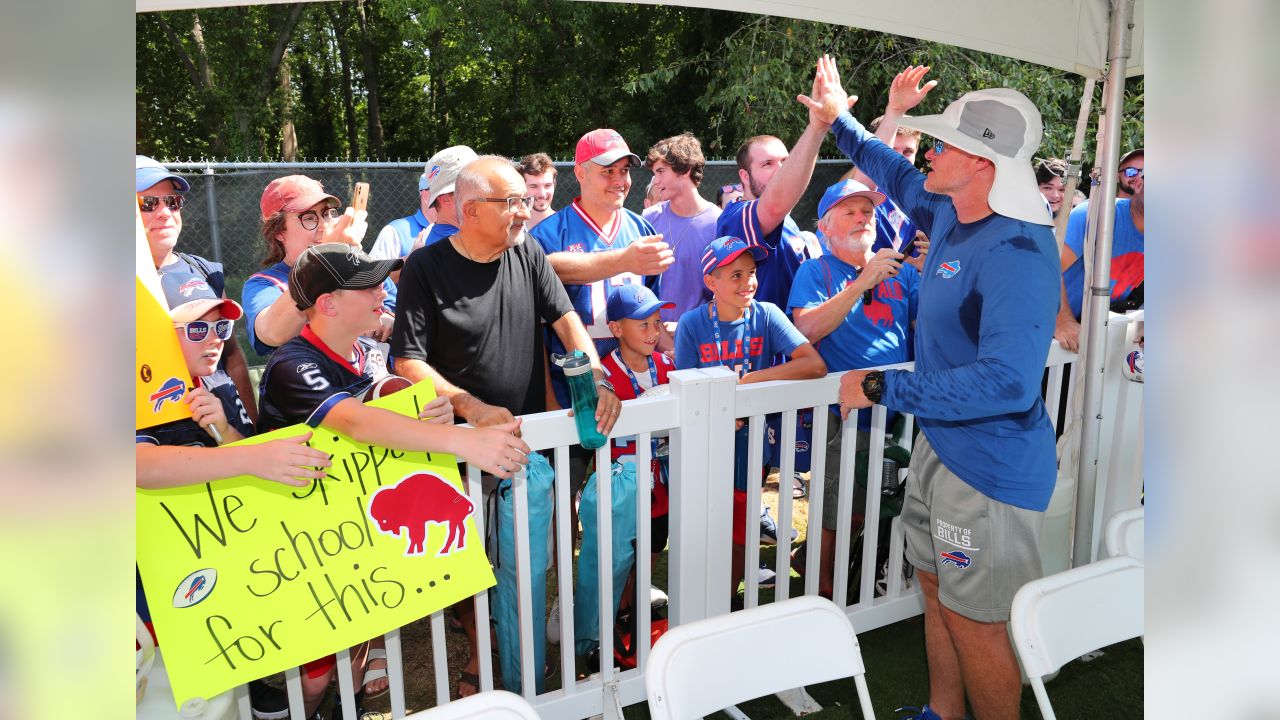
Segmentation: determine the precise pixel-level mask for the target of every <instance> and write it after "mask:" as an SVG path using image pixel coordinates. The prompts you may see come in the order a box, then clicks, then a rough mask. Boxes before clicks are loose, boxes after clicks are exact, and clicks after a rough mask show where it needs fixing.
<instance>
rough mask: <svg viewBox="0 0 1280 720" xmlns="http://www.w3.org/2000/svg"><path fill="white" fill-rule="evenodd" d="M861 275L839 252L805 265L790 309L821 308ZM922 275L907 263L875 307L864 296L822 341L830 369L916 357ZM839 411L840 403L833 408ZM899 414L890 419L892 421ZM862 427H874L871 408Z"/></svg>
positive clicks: (878, 291) (886, 283)
mask: <svg viewBox="0 0 1280 720" xmlns="http://www.w3.org/2000/svg"><path fill="white" fill-rule="evenodd" d="M857 277H858V269H857V268H855V267H854V266H852V265H850V264H849V263H846V262H844V261H843V260H841V259H840V258H838V257H836V256H835V255H831V254H829V255H824V256H822V257H820V258H814V259H813V260H809V261H807V262H805V264H804V265H801V266H800V272H798V273H796V279H795V282H794V283H793V284H792V286H791V298H790V300H788V301H787V307H788V308H789V309H790V310H791V311H792V312H795V309H796V308H815V307H818V306H819V305H821V304H823V303H825V302H826V301H828V300H830V299H831V298H832V297H834V296H835V295H836V294H838V293H839V292H840V291H841V290H844V289H845V287H847V286H848V285H849V284H850V283H852V282H853V281H854V280H856V279H857ZM919 291H920V273H918V272H916V269H915V268H914V267H912V266H910V265H903V266H902V270H901V271H899V272H898V274H897V276H895V277H891V278H888V279H887V280H883V281H881V282H880V284H879V285H876V287H875V290H874V291H873V292H874V297H873V299H872V302H871V304H870V305H866V304H864V303H863V302H862V297H861V296H859V297H858V299H857V300H855V301H854V304H853V310H852V311H850V312H849V314H848V315H846V316H845V318H844V320H842V321H841V322H840V324H839V325H837V326H836V328H835V329H834V330H832V331H831V332H830V333H828V334H827V336H826V337H824V338H822V339H821V340H819V341H818V343H817V345H816V347H817V349H818V354H819V355H821V356H822V359H823V360H824V361H825V362H826V363H827V372H841V371H844V370H854V369H859V368H869V367H876V366H878V365H892V364H894V363H901V362H907V361H908V360H910V359H911V349H910V348H911V345H910V341H911V337H912V336H911V321H912V320H914V319H915V317H916V309H917V304H918V301H919ZM832 410H833V411H834V412H839V406H833V408H832ZM892 421H893V418H892V417H890V418H889V422H892ZM858 428H859V429H862V430H870V429H871V412H870V410H862V411H859V413H858Z"/></svg>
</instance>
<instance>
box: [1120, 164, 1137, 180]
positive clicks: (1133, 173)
mask: <svg viewBox="0 0 1280 720" xmlns="http://www.w3.org/2000/svg"><path fill="white" fill-rule="evenodd" d="M1120 172H1121V173H1124V176H1125V177H1127V178H1129V179H1130V180H1132V179H1134V178H1136V177H1142V168H1136V167H1127V168H1125V169H1123V170H1121V171H1120Z"/></svg>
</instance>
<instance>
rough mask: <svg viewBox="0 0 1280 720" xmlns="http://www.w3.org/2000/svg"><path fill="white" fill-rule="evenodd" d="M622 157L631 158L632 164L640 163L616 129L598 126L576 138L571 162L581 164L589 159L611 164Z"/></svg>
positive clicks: (598, 162)
mask: <svg viewBox="0 0 1280 720" xmlns="http://www.w3.org/2000/svg"><path fill="white" fill-rule="evenodd" d="M624 157H630V158H631V164H632V165H639V164H640V156H639V155H636V154H635V153H633V152H631V148H629V147H627V141H626V140H623V139H622V136H621V135H619V134H618V131H617V130H610V129H609V128H600V129H598V130H592V131H591V132H589V133H587V134H586V135H583V136H582V137H581V138H580V139H579V140H578V147H577V148H576V149H575V150H574V151H573V162H574V164H575V165H581V164H582V163H584V162H587V161H588V160H590V161H591V162H594V163H596V164H597V165H612V164H614V163H616V162H618V161H619V160H621V159H622V158H624Z"/></svg>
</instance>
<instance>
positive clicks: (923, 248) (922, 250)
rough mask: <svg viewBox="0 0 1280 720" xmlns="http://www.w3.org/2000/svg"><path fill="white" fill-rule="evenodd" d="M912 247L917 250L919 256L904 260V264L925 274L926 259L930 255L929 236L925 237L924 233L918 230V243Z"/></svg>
mask: <svg viewBox="0 0 1280 720" xmlns="http://www.w3.org/2000/svg"><path fill="white" fill-rule="evenodd" d="M911 247H913V248H915V249H916V253H917V254H916V255H915V257H909V258H907V259H905V260H903V262H905V263H907V264H908V265H910V266H912V267H914V268H915V269H916V270H919V271H920V272H924V259H925V257H926V256H928V254H929V238H928V236H927V235H925V234H924V233H923V232H921V231H919V230H917V231H916V241H915V243H914V244H913V245H912V246H911ZM908 249H910V248H908Z"/></svg>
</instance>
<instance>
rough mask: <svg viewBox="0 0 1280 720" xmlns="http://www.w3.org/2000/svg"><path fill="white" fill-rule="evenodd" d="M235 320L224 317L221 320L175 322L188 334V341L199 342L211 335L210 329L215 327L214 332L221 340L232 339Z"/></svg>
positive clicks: (177, 326)
mask: <svg viewBox="0 0 1280 720" xmlns="http://www.w3.org/2000/svg"><path fill="white" fill-rule="evenodd" d="M234 324H235V321H233V320H228V319H226V318H223V319H221V320H214V321H213V322H209V321H208V320H192V321H191V322H189V323H174V324H173V326H174V327H175V328H182V331H183V334H185V335H186V338H187V342H193V343H199V342H204V341H205V339H207V338H208V337H209V329H210V328H212V329H213V333H214V334H215V335H217V336H218V339H219V340H229V339H231V326H232V325H234Z"/></svg>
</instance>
